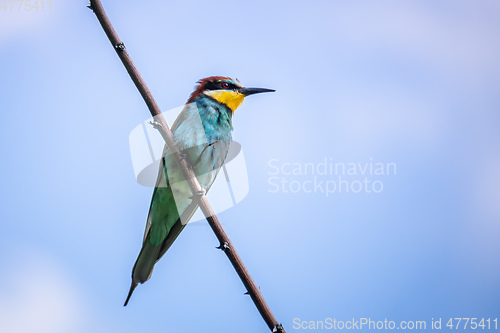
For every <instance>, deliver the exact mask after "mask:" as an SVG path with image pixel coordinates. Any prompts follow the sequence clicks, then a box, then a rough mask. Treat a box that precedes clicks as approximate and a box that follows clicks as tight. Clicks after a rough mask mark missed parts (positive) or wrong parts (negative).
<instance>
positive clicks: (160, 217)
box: [124, 76, 274, 306]
mask: <svg viewBox="0 0 500 333" xmlns="http://www.w3.org/2000/svg"><path fill="white" fill-rule="evenodd" d="M270 91H274V90H272V89H263V88H245V87H243V86H242V85H241V84H240V83H239V81H237V80H236V81H235V80H232V79H230V78H228V77H223V76H212V77H208V78H205V79H202V80H200V81H198V85H197V86H196V88H195V91H194V92H193V93H192V94H191V97H190V98H189V100H188V101H187V103H186V106H185V107H184V108H183V110H182V112H181V113H180V114H179V116H178V117H177V119H176V121H175V122H174V124H173V126H172V134H173V135H174V140H175V144H176V145H177V148H178V149H179V151H180V152H181V153H182V156H183V158H185V159H186V162H187V163H188V165H190V167H191V168H192V169H193V171H194V173H195V175H196V178H197V179H198V182H199V183H200V185H201V187H202V188H203V189H205V191H208V190H209V189H210V186H211V185H212V184H213V182H214V180H215V177H216V176H217V173H218V172H219V169H220V168H221V167H222V165H223V164H224V161H225V159H226V156H227V152H228V149H229V146H230V144H231V141H232V137H231V131H232V130H233V125H232V117H233V114H234V111H235V110H236V108H238V106H240V105H241V103H243V99H244V98H245V97H246V96H249V95H253V94H257V93H262V92H270ZM197 208H198V203H197V200H194V198H193V197H192V194H191V190H190V188H189V186H188V184H187V182H186V181H185V179H184V176H183V174H182V172H181V170H180V168H179V167H178V166H177V164H176V162H175V160H174V158H173V156H172V155H171V154H169V152H168V148H167V147H166V146H165V148H164V150H163V155H162V159H161V161H160V168H159V173H158V178H157V181H156V186H155V189H154V192H153V198H152V200H151V206H150V208H149V215H148V218H147V223H146V231H145V232H144V239H143V243H142V249H141V252H140V253H139V256H138V257H137V260H136V262H135V265H134V268H133V269H132V285H131V286H130V291H129V293H128V296H127V300H126V301H125V304H124V305H125V306H126V305H127V303H128V301H129V299H130V296H132V293H133V291H134V289H135V287H137V285H138V284H139V283H144V282H146V281H147V280H149V278H150V277H151V274H152V273H153V268H154V266H155V264H156V263H157V262H158V260H160V258H161V257H162V256H163V255H164V254H165V252H166V251H167V250H168V249H169V248H170V246H171V245H172V243H173V242H174V241H175V239H176V238H177V236H179V234H180V232H181V231H182V230H183V229H184V227H185V226H186V224H187V222H188V221H189V219H190V218H191V217H192V215H193V214H194V213H195V211H196V209H197Z"/></svg>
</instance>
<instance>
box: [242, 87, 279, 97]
mask: <svg viewBox="0 0 500 333" xmlns="http://www.w3.org/2000/svg"><path fill="white" fill-rule="evenodd" d="M273 91H276V90H274V89H266V88H241V89H240V93H242V94H243V95H245V96H249V95H253V94H259V93H263V92H273Z"/></svg>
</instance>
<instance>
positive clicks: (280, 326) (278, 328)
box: [273, 324, 285, 333]
mask: <svg viewBox="0 0 500 333" xmlns="http://www.w3.org/2000/svg"><path fill="white" fill-rule="evenodd" d="M275 332H276V333H282V332H285V330H284V328H283V324H278V325H276V326H274V328H273V333H275Z"/></svg>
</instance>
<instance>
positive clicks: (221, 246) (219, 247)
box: [216, 242, 229, 252]
mask: <svg viewBox="0 0 500 333" xmlns="http://www.w3.org/2000/svg"><path fill="white" fill-rule="evenodd" d="M216 249H219V250H222V251H224V252H226V251H227V250H229V243H228V242H224V244H221V245H219V246H217V247H216Z"/></svg>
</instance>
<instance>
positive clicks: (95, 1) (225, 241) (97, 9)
mask: <svg viewBox="0 0 500 333" xmlns="http://www.w3.org/2000/svg"><path fill="white" fill-rule="evenodd" d="M88 7H89V8H90V9H91V10H92V11H93V12H94V13H95V15H96V16H97V19H98V20H99V23H100V24H101V26H102V28H103V29H104V32H105V33H106V35H107V36H108V38H109V41H110V42H111V45H113V47H114V49H115V51H116V53H117V54H118V56H119V57H120V60H121V61H122V63H123V65H124V66H125V68H126V69H127V72H128V74H129V75H130V77H131V78H132V81H134V84H135V86H136V87H137V89H138V90H139V92H140V93H141V95H142V98H143V99H144V101H145V102H146V104H147V106H148V108H149V111H150V112H151V115H153V117H154V118H155V119H156V121H157V122H158V123H159V124H160V125H161V126H159V127H158V130H159V131H160V133H161V135H162V137H163V139H164V140H165V143H166V144H167V146H168V149H169V150H170V151H171V152H172V154H173V156H174V158H175V161H176V162H177V164H178V165H179V167H180V169H181V170H182V173H183V175H184V177H185V178H186V181H187V183H188V184H189V187H190V189H191V192H192V193H193V195H194V196H198V197H199V205H200V208H201V210H202V212H203V214H204V215H205V218H206V219H207V221H208V224H209V225H210V227H211V228H212V230H213V232H214V233H215V235H216V236H217V239H218V240H219V242H220V246H219V247H218V248H219V249H221V250H222V251H224V253H225V254H226V255H227V257H228V258H229V261H230V262H231V264H232V265H233V267H234V269H235V270H236V273H238V275H239V277H240V279H241V281H242V282H243V285H244V286H245V288H246V289H247V290H248V294H249V295H250V297H251V298H252V300H253V302H254V303H255V306H256V307H257V309H258V310H259V312H260V314H261V316H262V318H263V319H264V321H265V322H266V324H267V326H268V327H269V329H270V330H271V331H272V332H278V333H280V332H283V333H285V329H284V328H283V326H282V325H281V324H280V323H279V322H278V321H277V319H276V317H275V316H274V315H273V313H272V312H271V309H270V308H269V306H268V305H267V303H266V300H265V299H264V297H263V296H262V293H261V292H260V290H259V288H258V287H257V285H256V284H255V281H254V280H253V279H252V277H251V276H250V273H249V272H248V270H247V268H246V267H245V265H244V264H243V261H242V260H241V258H240V256H239V255H238V253H237V252H236V249H235V248H234V246H233V244H232V242H231V240H230V239H229V237H228V236H227V234H226V232H225V231H224V229H223V228H222V225H221V224H220V222H219V219H218V218H217V216H216V215H215V212H214V211H213V209H212V207H211V206H210V204H209V202H208V200H207V198H206V197H205V194H204V191H203V189H202V188H201V186H200V184H199V183H198V180H197V179H196V177H195V175H194V172H193V171H192V170H191V169H190V168H189V167H188V164H187V162H186V161H185V160H184V159H183V158H182V155H181V154H180V152H179V150H178V149H177V146H176V145H175V143H174V138H173V135H172V132H171V131H170V129H169V128H170V127H168V125H167V122H166V121H165V119H164V118H163V115H162V114H161V110H160V108H159V107H158V104H156V101H155V99H154V98H153V95H152V94H151V91H149V89H148V87H147V86H146V83H145V82H144V80H143V79H142V77H141V75H140V74H139V71H138V70H137V68H136V67H135V65H134V63H133V61H132V58H130V55H129V54H128V52H127V50H126V49H125V45H124V44H123V42H122V41H121V40H120V39H119V38H118V35H117V34H116V31H115V30H114V29H113V26H112V25H111V22H110V21H109V19H108V17H107V15H106V13H105V12H104V9H103V7H102V5H101V2H100V1H99V0H90V5H89V6H88Z"/></svg>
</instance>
